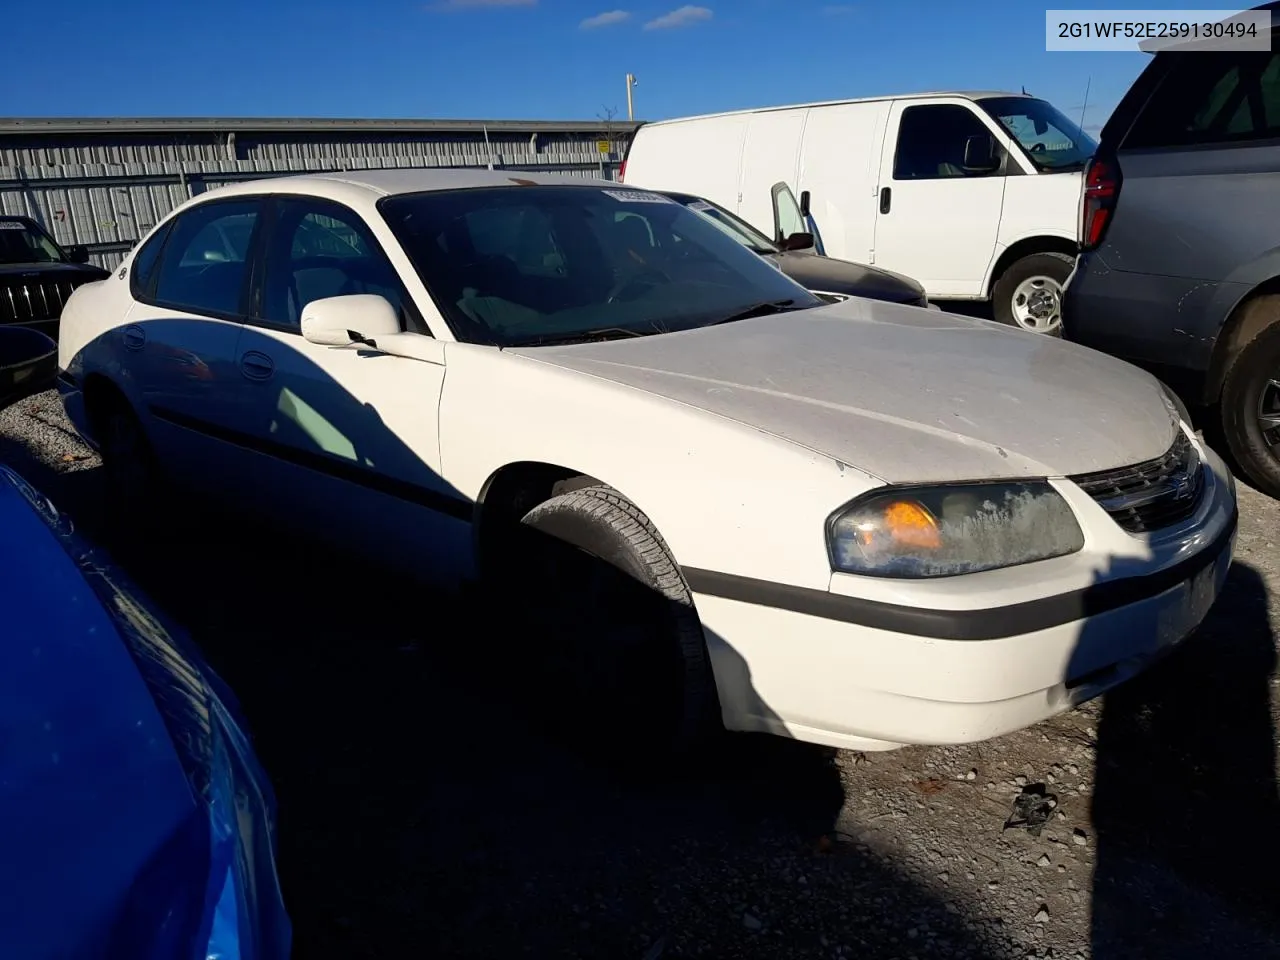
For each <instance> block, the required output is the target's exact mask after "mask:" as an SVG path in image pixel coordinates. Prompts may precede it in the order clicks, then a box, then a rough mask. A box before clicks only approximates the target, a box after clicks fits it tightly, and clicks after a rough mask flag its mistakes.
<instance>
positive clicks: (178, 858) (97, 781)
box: [0, 466, 292, 960]
mask: <svg viewBox="0 0 1280 960" xmlns="http://www.w3.org/2000/svg"><path fill="white" fill-rule="evenodd" d="M0 531H3V536H0V848H3V851H4V853H3V856H0V944H3V948H2V949H0V952H2V953H3V955H4V956H5V957H12V958H14V960H32V958H54V957H58V958H65V957H95V958H115V957H121V958H124V957H129V958H132V960H162V958H163V960H175V958H183V960H187V958H190V960H196V958H199V960H212V958H215V957H216V958H219V960H286V958H287V957H288V956H289V950H290V942H291V936H292V934H291V929H290V924H289V920H288V916H287V914H286V913H285V910H284V904H283V901H282V898H281V893H280V884H279V881H278V878H277V874H276V867H275V856H274V851H275V825H274V817H275V810H274V798H273V795H272V792H271V788H270V785H269V783H268V781H267V778H266V775H265V774H264V773H263V771H262V769H261V768H260V767H259V765H258V762H257V761H256V759H255V758H254V755H253V751H252V748H251V747H250V743H249V738H248V736H247V735H246V733H245V728H244V725H243V724H242V722H241V720H240V718H239V717H238V715H237V712H236V707H235V705H234V701H233V699H232V697H231V696H230V694H229V692H228V691H227V690H226V688H225V687H224V686H223V685H222V683H221V682H220V681H219V680H218V678H217V677H216V676H214V674H213V673H212V671H211V670H210V669H209V668H208V666H206V665H205V664H204V663H203V662H202V660H201V658H200V655H199V653H198V651H197V650H196V649H195V647H194V646H193V644H192V643H191V641H190V640H188V639H187V638H186V637H185V636H184V635H182V634H181V633H180V632H178V631H176V630H175V629H173V628H172V627H171V626H170V625H169V624H167V623H165V621H164V619H163V618H162V617H161V616H160V615H158V614H157V613H156V612H155V611H154V610H151V609H149V608H148V606H147V604H146V602H145V600H144V599H143V598H142V597H141V596H140V595H139V593H138V592H137V590H136V589H134V588H133V587H132V586H131V585H130V584H129V583H128V582H127V580H126V578H125V577H124V576H123V575H122V574H121V573H120V571H119V570H117V569H115V568H114V567H112V566H111V564H110V562H109V561H108V560H107V559H106V557H105V556H103V555H101V554H99V553H98V552H96V551H94V550H93V549H91V548H90V547H89V546H88V545H87V544H86V543H84V542H83V541H82V540H81V539H80V538H79V537H78V536H77V535H76V534H75V533H74V532H73V530H72V527H71V523H70V521H69V520H68V519H67V518H66V517H64V516H63V515H61V514H59V513H58V511H57V510H56V509H55V508H54V506H53V505H52V504H51V503H50V502H49V501H48V500H47V499H45V498H44V497H43V496H42V495H41V494H40V493H38V492H37V491H36V490H35V489H33V488H32V487H31V486H30V485H29V484H28V483H27V482H26V481H25V480H23V479H22V478H21V477H20V476H18V474H16V473H14V472H13V471H12V470H10V469H8V468H6V467H3V466H0Z"/></svg>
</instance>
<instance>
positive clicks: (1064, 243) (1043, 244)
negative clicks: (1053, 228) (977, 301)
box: [982, 233, 1078, 299]
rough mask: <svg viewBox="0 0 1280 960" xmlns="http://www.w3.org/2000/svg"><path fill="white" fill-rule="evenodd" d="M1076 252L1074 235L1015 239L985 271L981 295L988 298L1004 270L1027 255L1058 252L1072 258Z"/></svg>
mask: <svg viewBox="0 0 1280 960" xmlns="http://www.w3.org/2000/svg"><path fill="white" fill-rule="evenodd" d="M1077 252H1078V248H1077V246H1076V241H1075V238H1074V237H1073V238H1071V239H1067V238H1066V237H1063V236H1059V235H1056V234H1049V233H1042V234H1036V235H1035V236H1030V237H1023V238H1022V239H1020V240H1015V241H1014V242H1013V243H1011V244H1009V246H1007V247H1005V249H1004V250H1003V251H1001V253H1000V255H999V256H998V257H996V258H995V260H994V261H993V262H992V264H991V269H990V270H988V271H987V278H986V280H985V282H984V283H983V285H982V295H983V296H984V297H986V298H987V299H990V298H991V296H992V294H993V292H994V290H995V285H996V284H997V283H998V282H999V281H1000V278H1001V277H1002V276H1003V275H1004V272H1005V271H1006V270H1008V269H1009V268H1010V267H1011V266H1013V265H1014V264H1015V263H1017V262H1018V261H1019V260H1021V259H1022V258H1023V257H1029V256H1031V255H1032V254H1034V253H1060V254H1063V255H1065V256H1069V257H1072V258H1074V257H1075V255H1076V253H1077Z"/></svg>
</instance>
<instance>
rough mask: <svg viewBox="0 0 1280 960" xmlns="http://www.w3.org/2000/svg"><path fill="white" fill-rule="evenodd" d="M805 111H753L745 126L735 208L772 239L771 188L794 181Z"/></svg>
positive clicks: (773, 234) (772, 209) (743, 217)
mask: <svg viewBox="0 0 1280 960" xmlns="http://www.w3.org/2000/svg"><path fill="white" fill-rule="evenodd" d="M808 113H809V111H808V110H807V109H803V108H800V109H789V110H766V111H763V112H761V113H755V114H752V115H751V123H750V125H749V126H748V127H747V138H746V145H745V147H744V149H743V151H742V181H741V184H740V185H739V188H738V196H739V202H738V205H737V207H736V211H737V214H738V216H740V217H741V218H742V219H743V220H745V221H747V223H749V224H751V225H752V226H753V227H755V228H756V229H757V230H759V231H760V232H761V233H765V234H768V235H769V236H772V237H774V239H777V237H776V236H775V233H776V231H775V229H774V203H773V188H774V186H775V185H776V184H778V183H784V184H791V183H795V182H796V172H797V165H798V162H799V159H800V139H801V137H802V136H803V134H804V124H805V118H806V117H807V116H808ZM730 209H735V208H733V207H730ZM802 229H803V228H802ZM796 232H800V231H796Z"/></svg>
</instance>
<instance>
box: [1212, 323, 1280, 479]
mask: <svg viewBox="0 0 1280 960" xmlns="http://www.w3.org/2000/svg"><path fill="white" fill-rule="evenodd" d="M1251 308H1252V309H1255V310H1268V311H1270V312H1271V313H1272V314H1274V316H1275V321H1274V324H1275V325H1274V326H1271V327H1268V328H1267V329H1265V330H1263V332H1262V333H1260V334H1259V335H1258V336H1256V337H1255V338H1254V339H1252V340H1250V341H1249V342H1248V343H1247V344H1245V346H1244V349H1242V350H1241V351H1240V355H1239V356H1238V357H1236V360H1235V362H1234V363H1233V364H1232V365H1231V369H1230V370H1229V371H1228V373H1227V377H1226V381H1225V382H1224V383H1223V386H1222V402H1221V416H1222V432H1223V436H1224V439H1225V440H1226V441H1227V446H1228V447H1229V448H1230V450H1231V455H1232V456H1233V457H1235V460H1236V463H1237V464H1238V465H1239V466H1240V469H1241V470H1242V471H1243V472H1244V474H1245V476H1246V477H1248V478H1249V480H1250V481H1251V482H1252V483H1253V484H1254V486H1256V487H1257V488H1258V489H1259V490H1261V491H1262V492H1263V493H1265V494H1267V495H1268V496H1272V497H1277V498H1280V297H1263V298H1260V299H1259V300H1258V301H1257V302H1255V303H1254V304H1252V305H1251Z"/></svg>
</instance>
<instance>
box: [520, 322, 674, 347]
mask: <svg viewBox="0 0 1280 960" xmlns="http://www.w3.org/2000/svg"><path fill="white" fill-rule="evenodd" d="M648 334H649V331H645V330H632V329H630V328H629V327H600V328H598V329H596V330H578V331H577V332H575V333H566V334H564V335H562V336H559V337H538V338H537V339H536V340H529V341H527V342H525V343H519V344H515V346H520V347H553V346H556V345H557V344H566V343H591V342H593V341H603V340H622V339H624V338H627V337H644V336H648Z"/></svg>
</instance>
